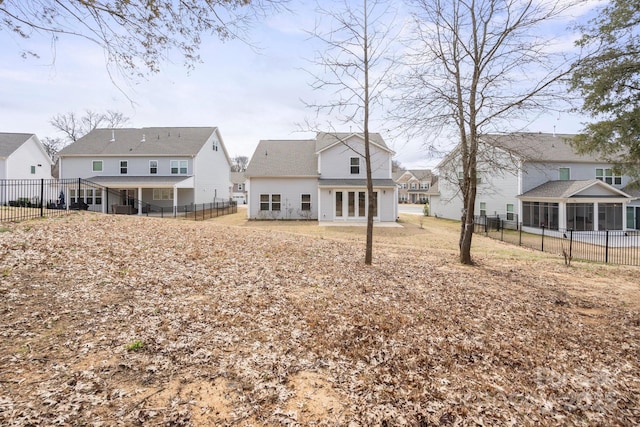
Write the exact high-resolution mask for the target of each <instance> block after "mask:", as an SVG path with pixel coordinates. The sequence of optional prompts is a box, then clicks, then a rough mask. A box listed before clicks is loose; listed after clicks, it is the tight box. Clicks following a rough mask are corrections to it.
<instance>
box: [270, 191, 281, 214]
mask: <svg viewBox="0 0 640 427" xmlns="http://www.w3.org/2000/svg"><path fill="white" fill-rule="evenodd" d="M271 210H272V211H279V210H280V195H279V194H272V195H271Z"/></svg>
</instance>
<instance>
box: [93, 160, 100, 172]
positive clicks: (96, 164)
mask: <svg viewBox="0 0 640 427" xmlns="http://www.w3.org/2000/svg"><path fill="white" fill-rule="evenodd" d="M91 171H92V172H102V160H94V161H92V162H91Z"/></svg>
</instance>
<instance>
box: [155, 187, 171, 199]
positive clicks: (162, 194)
mask: <svg viewBox="0 0 640 427" xmlns="http://www.w3.org/2000/svg"><path fill="white" fill-rule="evenodd" d="M153 200H173V188H154V189H153Z"/></svg>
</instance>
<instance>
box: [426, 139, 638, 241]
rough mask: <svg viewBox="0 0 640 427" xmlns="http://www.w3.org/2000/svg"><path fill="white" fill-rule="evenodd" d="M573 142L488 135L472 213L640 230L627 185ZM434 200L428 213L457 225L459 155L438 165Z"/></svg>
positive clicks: (526, 222) (527, 223) (538, 223)
mask: <svg viewBox="0 0 640 427" xmlns="http://www.w3.org/2000/svg"><path fill="white" fill-rule="evenodd" d="M571 137H572V135H554V134H542V133H516V134H505V135H486V136H485V137H484V138H483V139H482V141H481V149H480V151H479V153H480V154H479V159H478V175H477V177H476V178H477V182H478V190H477V196H476V204H475V214H476V215H478V216H493V215H498V216H500V217H501V218H503V219H506V220H508V221H514V222H518V223H521V224H522V226H523V227H529V228H533V229H539V228H541V227H545V228H548V229H555V230H558V229H573V230H605V229H608V230H626V229H634V228H636V229H637V228H639V227H638V226H639V225H640V222H639V220H638V218H640V204H639V203H638V201H637V199H636V197H635V196H634V195H633V194H634V193H633V192H632V191H631V190H628V189H626V187H627V186H628V185H629V184H630V182H631V179H630V178H629V177H628V176H621V175H617V174H616V173H615V169H614V168H613V166H612V165H611V164H610V163H607V162H604V161H601V160H600V159H598V158H597V157H595V156H593V155H581V154H577V153H576V152H575V151H574V150H573V148H572V147H571V143H570V139H571ZM437 168H438V171H439V182H438V195H437V196H432V198H431V200H432V202H431V211H430V214H431V215H434V216H439V217H444V218H450V219H460V217H461V212H462V197H461V195H460V189H459V181H458V180H459V179H460V176H461V173H462V167H461V164H460V161H459V151H458V148H456V149H454V150H453V151H452V152H451V153H449V155H448V156H446V157H445V158H444V159H443V160H442V161H441V162H440V163H439V164H438V166H437Z"/></svg>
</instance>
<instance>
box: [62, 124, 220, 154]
mask: <svg viewBox="0 0 640 427" xmlns="http://www.w3.org/2000/svg"><path fill="white" fill-rule="evenodd" d="M214 133H215V134H216V135H217V137H218V139H219V140H220V144H222V145H223V150H224V153H225V156H226V157H227V159H228V158H229V155H228V153H227V152H226V148H224V144H223V142H222V138H220V134H219V133H218V131H217V128H215V127H150V128H117V129H94V130H93V131H91V132H89V133H88V134H87V135H85V136H83V137H82V138H80V139H78V140H77V141H76V142H74V143H72V144H70V145H68V146H66V147H65V148H63V149H62V150H61V151H60V153H59V154H58V155H59V156H60V157H72V156H163V155H166V156H170V155H173V156H195V155H197V154H198V152H199V151H200V150H201V149H202V147H203V146H204V144H205V143H206V142H207V141H209V139H210V138H211V137H212V135H213V134H214Z"/></svg>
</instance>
